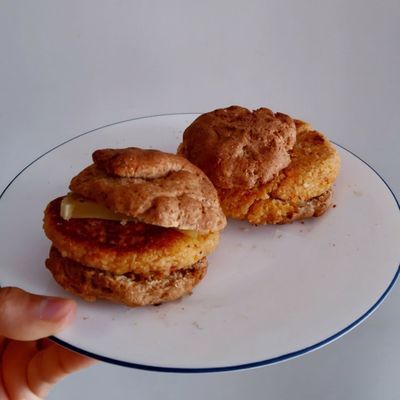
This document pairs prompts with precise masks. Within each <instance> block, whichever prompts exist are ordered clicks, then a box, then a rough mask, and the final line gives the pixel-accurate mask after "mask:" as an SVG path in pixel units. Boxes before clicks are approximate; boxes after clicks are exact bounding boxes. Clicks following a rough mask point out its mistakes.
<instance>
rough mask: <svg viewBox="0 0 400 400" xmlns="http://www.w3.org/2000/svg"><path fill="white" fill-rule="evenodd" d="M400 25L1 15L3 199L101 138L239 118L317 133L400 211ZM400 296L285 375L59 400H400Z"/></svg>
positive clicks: (25, 5)
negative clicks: (383, 189)
mask: <svg viewBox="0 0 400 400" xmlns="http://www.w3.org/2000/svg"><path fill="white" fill-rule="evenodd" d="M399 21H400V3H399V2H398V1H338V0H336V1H329V2H328V1H294V0H293V1H254V0H253V1H247V2H245V1H234V0H230V1H226V0H223V1H202V2H200V1H198V2H195V1H123V0H119V1H117V0H113V1H111V0H109V1H99V0H97V1H78V0H75V1H22V0H20V1H12V0H9V1H8V0H2V1H0V50H1V53H0V160H1V168H0V190H3V189H4V187H5V186H6V185H7V184H8V182H9V181H10V180H11V179H12V178H13V177H14V176H15V175H16V174H17V173H18V172H19V171H20V170H21V169H22V168H23V167H25V166H26V165H27V164H28V163H29V162H30V161H32V160H33V159H35V158H36V157H38V156H39V155H41V154H42V153H43V152H45V151H46V150H48V149H50V148H51V147H53V146H55V145H57V144H59V143H61V142H62V141H64V140H66V139H69V138H71V137H73V136H75V135H77V134H79V133H82V132H85V131H87V130H90V129H92V128H95V127H98V126H101V125H104V124H107V123H111V122H115V121H119V120H124V119H128V118H132V117H137V116H143V115H151V114H160V113H169V112H204V111H209V110H211V109H214V108H217V107H222V106H227V105H230V104H240V105H243V106H247V107H249V108H257V107H260V106H267V107H270V108H272V109H273V110H276V111H282V112H286V113H288V114H290V115H292V116H295V117H298V118H302V119H304V120H307V121H310V122H311V123H312V124H313V125H314V127H316V128H317V129H319V130H321V131H323V132H325V133H326V134H327V135H328V136H329V137H330V138H331V139H333V140H334V141H336V142H338V143H339V144H342V145H344V146H345V147H347V148H349V149H350V150H352V151H353V152H355V153H356V154H358V155H359V156H360V157H362V158H363V159H364V160H366V161H367V162H368V163H369V164H370V165H372V166H373V167H374V168H375V169H376V170H377V171H378V172H379V173H380V174H381V175H382V176H383V177H384V178H385V180H386V182H387V183H388V184H389V185H390V186H391V188H392V189H393V191H394V192H395V194H396V195H397V196H398V197H400V174H399V167H400V161H399V155H398V154H399V150H400V132H399V126H398V119H399V112H398V108H399V103H400V79H399V73H400V72H399V71H400V40H399V38H400V23H399ZM49 174H51V171H49ZM16 213H17V210H16ZM16 215H17V214H16ZM366 218H367V216H366ZM377 268H379V266H377ZM0 279H1V278H0ZM399 293H400V289H399V287H398V285H397V286H396V287H395V289H394V290H393V291H392V293H391V294H390V296H389V298H388V299H387V301H386V302H385V303H384V304H383V305H382V306H381V307H380V308H379V309H378V311H377V312H376V313H375V314H373V315H372V316H371V317H370V318H369V319H368V320H367V321H366V322H364V323H363V324H362V325H361V326H359V327H357V328H356V329H355V330H354V331H352V332H351V333H349V334H347V335H346V336H345V337H343V338H341V339H339V340H338V341H337V342H335V343H333V344H330V345H328V346H327V347H325V348H323V349H320V350H317V351H315V352H313V353H311V354H308V355H306V356H303V357H301V358H298V359H295V360H291V361H288V362H285V363H282V364H279V365H275V366H269V367H265V368H261V369H257V370H251V371H243V372H235V373H225V374H217V375H181V374H159V373H150V372H144V371H136V370H130V369H125V368H122V367H116V366H111V365H106V364H102V363H101V364H98V365H97V366H95V367H93V368H91V369H89V370H86V371H83V372H80V373H77V374H75V375H72V376H70V377H68V378H66V379H65V380H64V381H63V382H62V383H60V384H59V385H58V386H57V387H56V388H55V389H54V390H53V391H52V393H51V395H50V396H49V398H50V399H60V400H64V399H71V398H77V399H92V398H94V399H99V400H101V399H110V398H113V399H125V398H140V399H142V400H143V399H160V398H162V399H164V400H169V399H171V400H172V399H189V398H190V399H193V400H197V399H204V398H206V399H266V398H268V399H279V400H285V399H296V400H303V399H304V400H313V399H324V400H325V399H327V400H330V399H342V400H343V399H352V400H358V399H360V400H361V399H362V400H369V399H371V400H372V399H373V400H375V399H383V400H386V399H398V398H399V397H400V386H399V385H398V379H399V378H398V371H399V369H400V367H399V364H400V362H399V358H400V345H399V342H398V338H399V337H400V319H399V317H398V315H399V309H400V296H399ZM93 340H95V338H93ZM227 340H229V338H227ZM134 345H135V343H132V346H134Z"/></svg>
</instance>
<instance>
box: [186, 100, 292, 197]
mask: <svg viewBox="0 0 400 400" xmlns="http://www.w3.org/2000/svg"><path fill="white" fill-rule="evenodd" d="M295 140H296V127H295V123H294V121H293V119H292V118H290V117H289V116H287V115H285V114H281V113H273V112H272V111H271V110H269V109H268V108H260V109H258V110H255V111H249V110H248V109H246V108H243V107H238V106H231V107H229V108H223V109H218V110H215V111H212V112H209V113H206V114H202V115H201V116H200V117H198V118H197V119H196V120H195V121H194V122H193V123H192V124H191V125H190V126H189V127H188V128H186V130H185V132H184V134H183V141H182V144H181V145H180V147H179V150H178V153H179V154H181V155H183V156H184V157H186V158H187V159H188V160H190V161H191V162H193V164H195V165H197V166H198V167H199V168H200V169H201V170H203V171H204V172H205V173H206V175H207V176H208V177H209V178H210V179H211V181H212V182H213V183H214V185H215V186H217V187H218V188H223V189H232V188H242V189H246V188H252V187H254V186H258V185H260V184H265V183H266V182H268V181H269V180H271V179H272V178H273V177H274V176H275V175H276V174H277V173H278V172H279V171H281V170H282V169H283V168H285V167H287V166H288V165H289V163H290V155H289V151H290V150H291V149H292V148H293V145H294V143H295Z"/></svg>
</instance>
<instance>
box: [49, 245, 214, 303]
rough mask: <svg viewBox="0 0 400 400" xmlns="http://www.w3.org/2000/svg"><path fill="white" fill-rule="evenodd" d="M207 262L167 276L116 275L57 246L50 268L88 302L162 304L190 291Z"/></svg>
mask: <svg viewBox="0 0 400 400" xmlns="http://www.w3.org/2000/svg"><path fill="white" fill-rule="evenodd" d="M207 265H208V263H207V259H206V258H205V257H204V258H202V259H200V260H199V261H197V262H196V263H195V264H194V265H191V266H188V267H187V268H185V269H183V270H177V271H174V272H171V273H170V274H169V275H165V276H164V275H163V276H160V275H158V274H148V275H141V274H137V273H133V272H130V273H127V274H122V275H115V274H112V273H110V272H106V271H102V270H99V269H95V268H90V267H87V266H85V265H82V264H80V263H78V262H76V261H74V260H72V259H70V258H67V257H62V255H61V254H60V252H59V251H58V250H57V249H56V248H55V247H52V248H51V249H50V254H49V257H48V259H47V260H46V267H47V268H48V269H49V270H50V271H51V273H52V275H53V277H54V279H55V280H56V281H57V283H58V284H59V285H60V286H62V287H63V288H64V289H65V290H68V291H69V292H72V293H74V294H76V295H78V296H80V297H81V298H83V299H84V300H86V301H95V300H97V299H105V300H109V301H112V302H115V303H122V304H125V305H127V306H130V307H136V306H144V305H149V304H160V303H164V302H167V301H173V300H176V299H178V298H180V297H182V296H185V295H187V294H190V293H191V292H192V290H193V288H194V287H195V286H196V285H197V284H198V283H199V282H200V281H201V280H202V278H203V277H204V275H205V274H206V272H207Z"/></svg>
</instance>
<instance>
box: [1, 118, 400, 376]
mask: <svg viewBox="0 0 400 400" xmlns="http://www.w3.org/2000/svg"><path fill="white" fill-rule="evenodd" d="M195 117H196V115H194V114H178V115H163V116H153V117H147V118H139V119H134V120H129V121H124V122H122V123H117V124H112V125H108V126H105V127H102V128H99V129H95V130H93V131H90V132H87V133H85V134H83V135H79V136H77V137H76V138H73V139H71V140H70V141H68V142H66V143H63V144H61V145H60V146H58V147H56V148H54V149H52V150H51V151H49V152H47V153H46V154H44V155H43V156H41V157H39V158H38V159H37V160H35V161H34V162H33V163H31V164H30V165H29V166H28V167H27V168H25V169H24V170H23V171H22V172H21V173H20V174H19V175H18V176H17V177H16V178H15V179H14V180H13V181H12V182H11V184H10V185H9V186H8V187H7V188H6V190H5V191H4V192H3V194H2V197H1V201H0V221H1V225H0V233H1V242H0V254H1V255H2V261H1V265H0V283H1V285H3V286H4V285H15V286H19V287H21V288H24V289H25V290H28V291H31V292H35V293H42V294H46V295H59V296H69V297H72V295H69V294H67V293H66V292H64V291H63V290H62V289H61V288H59V287H58V286H57V284H56V283H55V282H54V280H53V279H52V277H51V275H50V273H49V272H48V271H47V270H46V269H45V267H44V261H45V258H46V256H47V254H48V250H49V246H50V243H49V241H48V240H47V239H46V238H45V236H44V234H43V231H42V215H43V210H44V208H45V206H46V204H47V203H48V202H49V201H50V200H51V199H53V198H55V197H57V196H60V195H63V194H65V193H66V192H67V190H68V183H69V181H70V179H71V178H72V176H74V175H75V174H76V173H77V172H78V171H79V170H81V169H82V168H83V167H85V166H86V165H88V164H89V163H90V162H91V153H92V152H93V151H94V150H95V149H98V148H102V147H127V146H138V147H148V148H149V147H150V148H158V149H161V150H165V151H170V152H174V151H175V149H176V147H177V145H178V143H179V140H180V138H181V135H182V132H183V130H184V128H185V127H186V126H187V125H188V124H189V123H190V122H191V121H192V120H193V119H194V118H195ZM338 150H339V152H340V155H341V157H342V171H341V174H340V177H339V179H338V181H337V183H336V185H335V195H334V203H335V204H336V205H337V206H336V207H335V208H332V209H331V210H329V211H328V212H327V213H326V214H325V215H324V216H323V217H321V218H317V219H312V220H309V221H306V222H304V224H302V223H294V224H292V225H287V226H260V227H252V226H250V225H248V224H247V223H244V222H237V221H229V225H228V227H227V229H226V230H225V231H224V232H223V234H222V239H221V243H220V246H219V248H218V249H217V251H216V252H215V253H214V254H212V255H211V256H210V257H209V272H208V274H207V276H206V277H205V279H204V280H203V282H202V283H200V285H199V286H198V287H197V288H196V289H195V290H194V293H193V295H192V296H188V297H186V298H184V299H182V300H180V301H177V302H173V303H170V304H164V305H162V306H160V307H153V306H150V307H143V308H137V309H130V308H127V307H124V306H120V305H115V304H110V303H107V302H103V301H98V302H96V303H85V302H83V301H80V300H78V313H77V318H76V320H75V322H74V323H73V325H72V326H71V327H69V328H68V329H66V330H65V331H64V332H62V333H61V334H60V335H58V336H57V337H56V338H54V339H55V340H56V341H57V342H59V343H61V344H63V345H65V346H67V347H70V348H72V349H74V350H77V351H79V352H82V353H85V354H89V355H91V356H93V357H96V358H98V359H101V360H104V361H107V362H111V363H115V364H120V365H125V366H130V367H135V368H143V369H149V370H159V371H160V370H161V371H175V372H214V371H226V370H233V369H242V368H250V367H256V366H260V365H266V364H271V363H275V362H278V361H282V360H285V359H288V358H292V357H295V356H298V355H300V354H303V353H306V352H308V351H311V350H314V349H316V348H318V347H320V346H322V345H325V344H327V343H329V342H331V341H332V340H334V339H336V338H338V337H339V336H341V335H343V334H344V333H346V332H348V331H349V330H350V329H352V328H353V327H355V326H356V325H357V324H359V323H360V322H361V321H362V320H363V319H365V318H366V317H367V316H368V315H369V314H371V312H372V311H374V310H375V309H376V307H377V306H378V305H379V304H380V303H381V302H382V300H383V299H384V297H385V296H386V295H387V294H388V292H389V290H390V288H391V287H392V286H393V284H394V282H395V280H396V278H397V275H398V273H399V266H398V265H399V260H400V246H399V239H400V213H399V208H398V204H397V202H396V199H395V198H394V196H393V194H392V193H391V191H390V189H389V188H388V187H387V186H386V184H385V183H384V182H383V180H382V179H381V178H380V177H379V176H378V175H377V174H376V173H375V172H374V171H373V170H372V169H371V168H370V167H369V166H368V165H367V164H366V163H364V162H363V161H362V160H360V159H359V158H357V157H356V156H355V155H353V154H351V153H350V152H349V151H346V150H345V149H343V148H340V147H338ZM74 298H75V297H74Z"/></svg>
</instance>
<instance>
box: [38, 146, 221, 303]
mask: <svg viewBox="0 0 400 400" xmlns="http://www.w3.org/2000/svg"><path fill="white" fill-rule="evenodd" d="M93 161H94V164H92V165H90V166H89V167H87V168H86V169H84V170H83V171H82V172H81V173H79V174H78V175H77V176H76V177H75V178H73V179H72V181H71V185H70V189H71V191H72V195H68V196H67V197H65V198H58V199H55V200H53V201H52V202H50V203H49V205H48V206H47V208H46V210H45V217H44V230H45V233H46V235H47V236H48V238H49V239H50V240H51V241H52V247H51V250H50V255H49V258H48V259H47V261H46V266H47V268H48V269H49V270H50V271H51V272H52V274H53V276H54V278H55V279H56V281H57V282H58V283H59V284H60V285H61V286H62V287H64V288H65V289H67V290H69V291H71V292H74V293H75V294H78V295H79V296H81V297H82V298H84V299H85V300H88V301H93V300H95V299H97V298H104V299H108V300H111V301H115V302H120V303H124V304H126V305H129V306H139V305H146V304H158V303H163V302H166V301H171V300H175V299H177V298H180V297H182V296H183V295H185V294H188V293H190V292H191V291H192V289H193V287H194V286H195V285H196V284H197V283H198V282H200V280H201V279H202V278H203V277H204V275H205V273H206V270H207V259H206V255H207V254H209V253H211V252H212V251H213V250H214V249H215V247H216V246H217V244H218V239H219V232H220V231H221V230H222V229H223V228H224V227H225V224H226V219H225V216H224V215H223V212H222V210H221V208H220V205H219V201H218V196H217V193H216V191H215V189H214V187H213V186H212V184H211V183H210V181H209V180H208V178H207V177H206V176H205V175H204V174H203V173H202V172H201V171H200V170H199V169H198V168H196V167H195V166H193V165H192V164H191V163H190V162H188V161H187V160H185V159H184V158H182V157H179V156H176V155H172V154H167V153H162V152H159V151H155V150H142V149H137V148H127V149H105V150H98V151H96V152H94V154H93ZM96 214H97V215H96Z"/></svg>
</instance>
